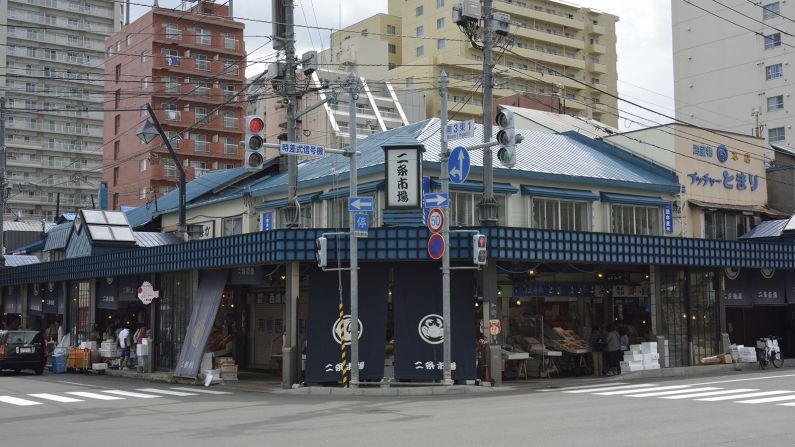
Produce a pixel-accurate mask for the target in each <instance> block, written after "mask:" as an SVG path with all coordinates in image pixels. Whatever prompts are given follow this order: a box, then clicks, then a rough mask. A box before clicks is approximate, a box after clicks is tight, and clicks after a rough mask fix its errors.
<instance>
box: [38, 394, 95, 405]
mask: <svg viewBox="0 0 795 447" xmlns="http://www.w3.org/2000/svg"><path fill="white" fill-rule="evenodd" d="M28 396H30V397H36V398H38V399H46V400H54V401H55V402H63V403H67V404H68V403H72V402H83V401H82V400H81V399H75V398H72V397H66V396H59V395H57V394H48V393H40V394H28Z"/></svg>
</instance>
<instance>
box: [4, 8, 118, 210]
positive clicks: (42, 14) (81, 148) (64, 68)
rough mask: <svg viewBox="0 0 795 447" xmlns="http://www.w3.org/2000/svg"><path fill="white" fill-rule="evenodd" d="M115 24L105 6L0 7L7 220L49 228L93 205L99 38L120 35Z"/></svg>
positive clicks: (98, 167) (97, 167) (98, 163)
mask: <svg viewBox="0 0 795 447" xmlns="http://www.w3.org/2000/svg"><path fill="white" fill-rule="evenodd" d="M121 17H122V9H121V5H120V4H119V2H115V1H110V0H80V1H77V0H8V1H7V2H3V3H2V5H0V22H2V23H3V24H4V25H7V26H4V30H5V31H6V32H2V33H0V84H4V88H5V97H6V99H7V103H6V105H7V107H8V115H7V120H6V147H7V169H8V181H9V183H10V187H11V189H10V192H9V196H8V201H7V203H8V207H7V208H6V210H5V212H6V215H7V216H8V217H9V218H15V219H47V220H54V219H55V218H56V217H57V216H56V214H57V213H58V212H66V211H74V210H75V209H77V208H81V207H90V206H92V204H96V195H97V189H98V187H99V181H100V180H101V179H102V120H103V112H102V110H103V108H104V106H105V104H103V100H104V98H103V94H102V88H103V74H104V70H103V61H104V53H105V38H106V37H107V36H109V35H111V34H113V33H114V32H115V31H118V30H119V29H120V28H121V25H122V22H121Z"/></svg>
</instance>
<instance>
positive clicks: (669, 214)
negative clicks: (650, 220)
mask: <svg viewBox="0 0 795 447" xmlns="http://www.w3.org/2000/svg"><path fill="white" fill-rule="evenodd" d="M662 212H663V228H664V229H665V234H671V233H673V232H674V209H673V206H671V204H668V205H665V206H663V209H662Z"/></svg>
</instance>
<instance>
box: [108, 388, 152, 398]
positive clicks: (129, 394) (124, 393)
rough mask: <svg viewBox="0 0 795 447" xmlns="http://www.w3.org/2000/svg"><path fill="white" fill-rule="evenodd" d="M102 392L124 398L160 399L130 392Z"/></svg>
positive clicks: (150, 395)
mask: <svg viewBox="0 0 795 447" xmlns="http://www.w3.org/2000/svg"><path fill="white" fill-rule="evenodd" d="M102 392H103V393H108V394H116V395H118V396H125V397H140V398H141V399H152V398H155V397H162V396H156V395H154V394H143V393H134V392H132V391H122V390H102Z"/></svg>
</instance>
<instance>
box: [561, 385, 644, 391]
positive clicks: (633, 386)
mask: <svg viewBox="0 0 795 447" xmlns="http://www.w3.org/2000/svg"><path fill="white" fill-rule="evenodd" d="M650 386H655V384H653V383H644V384H642V385H619V386H607V387H596V388H587V389H579V390H570V391H564V393H593V392H599V391H611V390H619V389H628V388H642V387H650Z"/></svg>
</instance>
